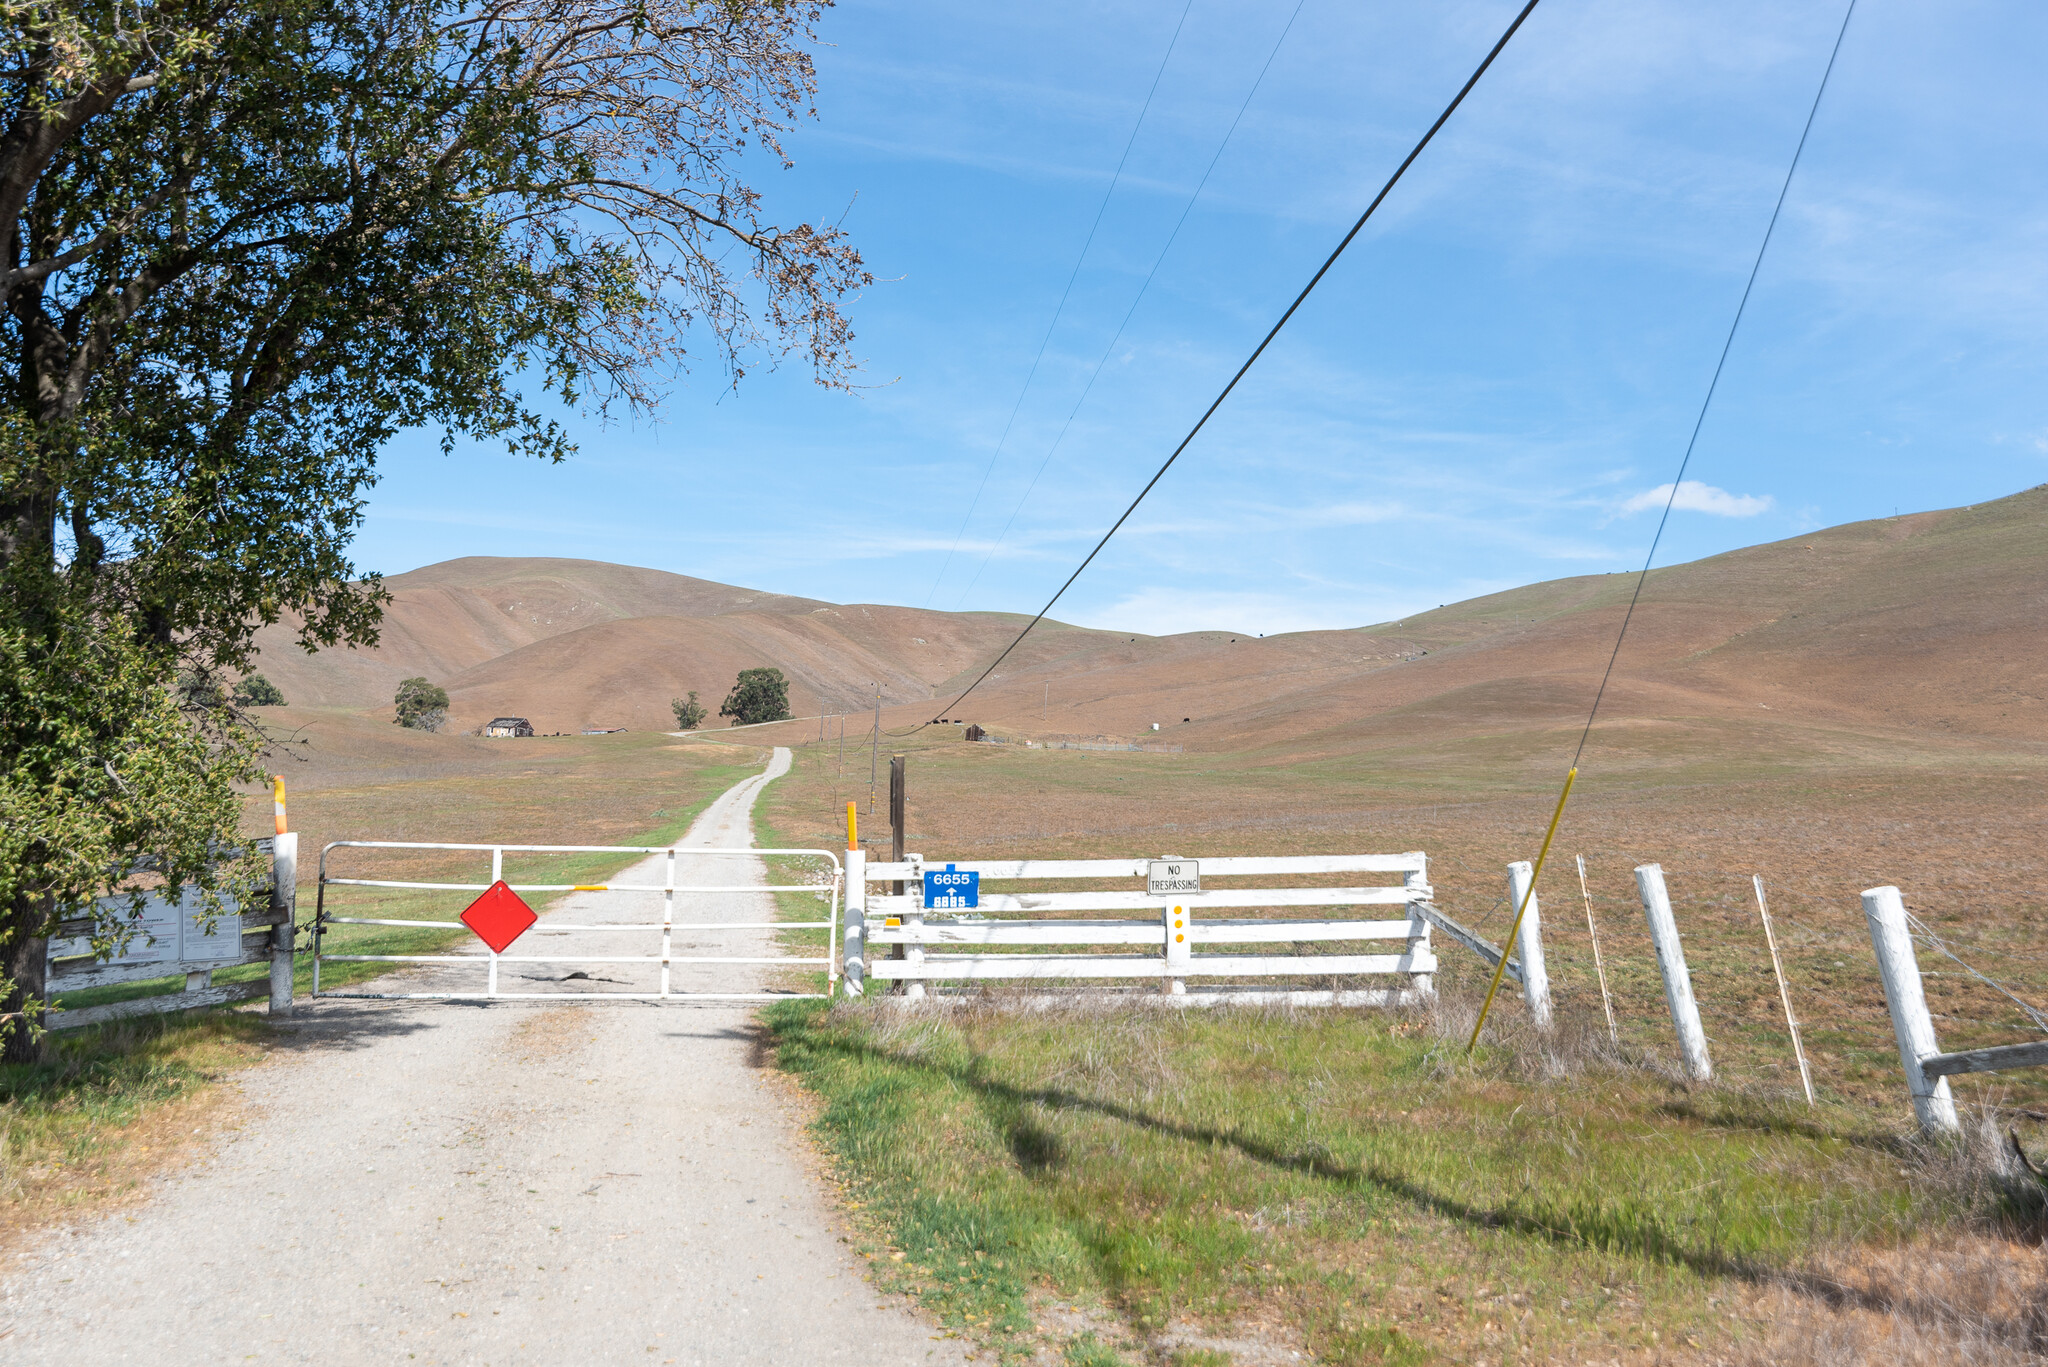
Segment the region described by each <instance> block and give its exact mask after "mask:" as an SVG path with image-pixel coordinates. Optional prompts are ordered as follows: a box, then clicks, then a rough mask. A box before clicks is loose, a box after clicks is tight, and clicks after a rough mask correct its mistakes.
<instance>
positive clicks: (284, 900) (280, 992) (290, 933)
mask: <svg viewBox="0 0 2048 1367" xmlns="http://www.w3.org/2000/svg"><path fill="white" fill-rule="evenodd" d="M271 839H272V841H273V843H272V845H271V849H270V870H271V882H270V914H271V915H272V916H274V917H276V918H277V923H276V924H275V925H273V926H271V928H270V1014H271V1015H273V1016H289V1015H290V1014H291V1013H292V944H293V941H294V939H296V937H297V934H298V926H297V924H296V922H297V916H296V912H297V908H298V897H299V833H298V832H297V831H284V832H281V833H279V834H278V835H275V836H273V837H271Z"/></svg>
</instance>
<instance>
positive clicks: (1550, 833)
mask: <svg viewBox="0 0 2048 1367" xmlns="http://www.w3.org/2000/svg"><path fill="white" fill-rule="evenodd" d="M1578 777H1579V770H1578V766H1577V765H1573V766H1572V769H1571V772H1570V773H1567V774H1566V775H1565V776H1564V791H1563V792H1561V793H1559V794H1558V795H1557V810H1556V811H1554V812H1552V813H1551V814H1550V829H1549V830H1547V831H1545V832H1544V833H1543V848H1542V849H1540V850H1538V851H1537V852H1536V867H1535V868H1533V869H1531V870H1529V890H1528V891H1527V892H1525V893H1523V894H1522V901H1521V905H1519V906H1517V907H1516V908H1515V921H1514V924H1513V925H1511V926H1509V927H1508V937H1507V939H1506V940H1504V941H1502V942H1501V947H1500V962H1499V963H1498V964H1496V965H1494V969H1493V982H1492V983H1491V984H1489V985H1488V986H1487V989H1486V1001H1485V1002H1484V1003H1483V1004H1481V1006H1480V1008H1479V1019H1478V1020H1477V1021H1476V1022H1474V1024H1473V1026H1472V1038H1471V1040H1470V1041H1468V1042H1467V1043H1466V1045H1465V1052H1466V1053H1467V1054H1470V1053H1471V1052H1472V1051H1473V1050H1474V1049H1477V1048H1478V1047H1479V1032H1480V1031H1481V1030H1484V1029H1485V1028H1486V1013H1487V1012H1489V1011H1491V1010H1493V996H1494V994H1495V993H1496V992H1498V991H1500V980H1501V976H1502V975H1503V974H1505V973H1506V972H1507V971H1508V954H1509V952H1510V951H1511V950H1513V949H1514V947H1515V936H1517V935H1519V934H1521V931H1522V915H1523V913H1524V912H1526V911H1528V910H1529V899H1530V898H1531V897H1534V896H1535V895H1536V880H1537V879H1539V878H1541V877H1543V861H1544V860H1546V859H1548V858H1550V842H1551V841H1553V840H1555V839H1556V838H1557V823H1558V822H1560V821H1562V820H1564V804H1565V799H1567V798H1569V797H1570V796H1571V795H1572V784H1573V783H1575V782H1577V781H1578Z"/></svg>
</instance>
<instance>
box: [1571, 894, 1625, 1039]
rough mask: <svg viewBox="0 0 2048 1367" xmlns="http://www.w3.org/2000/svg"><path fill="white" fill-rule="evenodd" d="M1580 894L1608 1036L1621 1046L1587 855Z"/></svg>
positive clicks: (1619, 1030)
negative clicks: (1589, 886) (1602, 956)
mask: <svg viewBox="0 0 2048 1367" xmlns="http://www.w3.org/2000/svg"><path fill="white" fill-rule="evenodd" d="M1579 896H1580V897H1581V898H1582V899H1584V901H1585V903H1586V938H1587V939H1589V940H1591V941H1592V942H1593V972H1594V973H1596V974H1598V975H1599V977H1600V1009H1601V1010H1602V1011H1604V1012H1606V1013H1607V1038H1608V1041H1609V1042H1610V1043H1612V1044H1613V1045H1614V1047H1615V1048H1617V1049H1619V1048H1620V1047H1621V1029H1620V1027H1619V1026H1617V1025H1615V1023H1614V998H1613V997H1612V996H1610V995H1609V994H1608V991H1607V965H1606V964H1604V963H1602V962H1601V960H1600V928H1599V927H1598V926H1596V925H1594V924H1593V894H1592V893H1591V892H1589V891H1587V889H1586V856H1585V855H1583V854H1582V855H1580V856H1579Z"/></svg>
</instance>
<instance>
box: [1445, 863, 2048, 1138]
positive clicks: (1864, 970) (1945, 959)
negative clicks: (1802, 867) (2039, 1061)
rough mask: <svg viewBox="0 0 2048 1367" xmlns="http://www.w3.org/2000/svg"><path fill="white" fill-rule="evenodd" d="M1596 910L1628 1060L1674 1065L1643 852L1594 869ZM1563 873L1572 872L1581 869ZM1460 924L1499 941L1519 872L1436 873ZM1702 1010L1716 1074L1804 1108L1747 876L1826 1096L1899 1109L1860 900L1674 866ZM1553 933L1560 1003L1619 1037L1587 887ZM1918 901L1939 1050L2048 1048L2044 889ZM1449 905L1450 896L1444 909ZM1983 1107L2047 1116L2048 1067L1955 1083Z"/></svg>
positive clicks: (1547, 902) (1794, 881) (1886, 1016)
mask: <svg viewBox="0 0 2048 1367" xmlns="http://www.w3.org/2000/svg"><path fill="white" fill-rule="evenodd" d="M1585 858H1586V871H1587V875H1586V876H1587V884H1586V897H1587V899H1588V900H1589V901H1590V903H1591V906H1592V913H1593V918H1594V921H1595V923H1596V925H1597V926H1598V930H1599V936H1600V950H1601V953H1602V958H1603V960H1604V967H1605V970H1606V978H1607V987H1608V992H1609V995H1610V997H1611V999H1612V1002H1613V1009H1614V1014H1615V1018H1616V1025H1617V1027H1618V1034H1619V1036H1620V1042H1621V1044H1622V1047H1623V1049H1624V1050H1625V1051H1628V1052H1630V1053H1632V1054H1636V1055H1641V1056H1647V1057H1649V1058H1651V1059H1661V1060H1667V1061H1673V1062H1674V1063H1675V1060H1676V1057H1677V1045H1676V1039H1675V1034H1674V1031H1673V1027H1672V1023H1671V1017H1670V1013H1669V1010H1668V1008H1667V1006H1666V1003H1665V998H1664V988H1663V981H1662V978H1661V975H1660V974H1659V972H1658V968H1657V960H1656V951H1655V946H1654V944H1653V943H1652V941H1651V939H1650V935H1649V930H1648V926H1647V924H1646V921H1645V918H1644V913H1643V907H1642V903H1641V901H1640V900H1639V898H1638V896H1637V893H1636V889H1635V885H1634V869H1635V867H1636V866H1637V865H1638V864H1641V863H1645V862H1649V861H1647V860H1645V859H1643V858H1641V857H1640V856H1639V853H1638V852H1621V851H1615V850H1592V851H1588V852H1587V853H1586V855H1585ZM1559 867H1562V868H1564V869H1565V870H1567V872H1568V873H1569V871H1570V870H1571V869H1572V864H1571V861H1570V860H1569V859H1566V860H1563V861H1561V862H1560V864H1559ZM1431 868H1432V881H1433V882H1435V883H1436V884H1437V886H1438V887H1439V900H1440V901H1443V902H1446V903H1447V910H1451V912H1452V914H1454V915H1457V916H1459V917H1460V918H1461V919H1463V920H1465V921H1466V923H1467V924H1469V925H1471V926H1472V928H1473V929H1474V930H1476V931H1478V932H1479V933H1481V934H1482V935H1487V936H1488V938H1491V939H1495V940H1497V939H1499V938H1500V936H1501V935H1502V934H1504V933H1505V931H1506V929H1507V922H1508V919H1509V918H1510V916H1511V914H1512V910H1513V908H1512V906H1511V904H1510V902H1509V898H1508V895H1507V869H1506V867H1505V866H1504V865H1503V866H1502V867H1500V868H1499V869H1490V868H1486V867H1483V866H1479V865H1475V864H1474V863H1472V862H1469V861H1467V860H1463V859H1459V858H1456V857H1450V856H1445V857H1439V858H1433V859H1432V861H1431ZM1664 874H1665V879H1666V883H1667V886H1668V888H1669V890H1670V895H1671V901H1672V904H1673V910H1674V912H1675V914H1676V917H1677V920H1678V923H1679V926H1680V929H1681V934H1682V944H1683V947H1684V951H1685V956H1686V960H1687V969H1688V972H1689V974H1690V976H1691V978H1692V987H1693V995H1694V998H1695V1000H1696V1001H1697V1002H1698V1005H1699V1009H1700V1014H1701V1018H1702V1022H1703V1024H1704V1026H1705V1028H1706V1033H1707V1038H1708V1043H1709V1046H1710V1049H1711V1051H1712V1054H1713V1061H1714V1066H1715V1070H1716V1072H1717V1074H1718V1075H1719V1076H1720V1077H1721V1078H1722V1079H1723V1080H1724V1081H1729V1082H1734V1083H1736V1084H1738V1085H1747V1086H1751V1087H1760V1088H1763V1089H1766V1090H1778V1089H1782V1090H1783V1091H1784V1092H1785V1093H1787V1094H1789V1095H1792V1096H1798V1095H1799V1094H1800V1082H1799V1067H1798V1060H1797V1057H1796V1055H1795V1052H1794V1049H1793V1044H1792V1038H1791V1033H1790V1031H1789V1030H1788V1029H1787V1026H1786V1022H1785V1015H1784V1007H1783V1004H1782V1002H1781V1000H1780V998H1779V996H1778V983H1777V976H1776V974H1775V973H1774V971H1773V969H1772V965H1771V954H1770V946H1769V942H1768V940H1767V938H1766V935H1765V932H1764V927H1763V921H1762V917H1761V916H1760V915H1759V913H1758V909H1757V903H1756V900H1755V892H1754V885H1753V884H1752V882H1751V879H1752V877H1761V878H1762V880H1763V882H1764V884H1765V886H1766V888H1767V890H1768V893H1769V898H1770V915H1771V920H1772V923H1773V926H1774V928H1775V931H1776V936H1777V940H1778V948H1779V951H1780V958H1781V961H1782V964H1783V969H1784V975H1785V980H1786V989H1787V994H1788V995H1789V997H1790V1000H1791V1003H1792V1008H1793V1014H1794V1017H1795V1019H1797V1020H1798V1022H1799V1025H1800V1029H1801V1033H1802V1035H1803V1037H1804V1043H1805V1048H1806V1053H1807V1056H1808V1061H1809V1064H1810V1065H1811V1067H1812V1071H1813V1078H1814V1083H1815V1086H1816V1087H1817V1088H1818V1089H1820V1091H1821V1092H1822V1094H1823V1096H1824V1098H1825V1097H1832V1098H1834V1099H1837V1100H1841V1099H1856V1100H1868V1101H1874V1102H1878V1103H1880V1104H1882V1105H1885V1106H1888V1107H1897V1108H1903V1107H1904V1106H1905V1105H1906V1092H1905V1084H1904V1080H1903V1077H1902V1075H1901V1072H1900V1067H1899V1061H1898V1053H1897V1046H1896V1042H1895V1037H1894V1034H1893V1028H1892V1023H1891V1016H1890V1012H1889V1009H1888V1008H1887V1006H1886V1002H1885V996H1884V987H1883V982H1882V979H1881V978H1880V976H1879V973H1878V969H1877V963H1876V957H1875V954H1874V951H1873V950H1872V947H1871V943H1870V936H1869V931H1868V929H1867V927H1866V926H1865V923H1864V918H1863V913H1862V909H1861V905H1860V902H1859V900H1858V899H1857V897H1856V895H1855V893H1854V892H1853V891H1850V892H1847V893H1845V892H1844V891H1843V889H1842V888H1840V887H1837V886H1836V885H1835V884H1836V883H1838V882H1839V881H1840V880H1839V879H1835V880H1826V879H1818V878H1801V877H1799V876H1796V875H1794V876H1786V875H1784V874H1783V873H1776V874H1774V873H1772V872H1766V871H1763V870H1752V869H1738V868H1725V867H1718V866H1712V865H1699V864H1685V863H1675V864H1667V865H1665V866H1664ZM1546 883H1547V886H1546V887H1545V888H1544V889H1543V890H1542V893H1541V902H1542V925H1543V940H1544V952H1545V958H1546V960H1547V961H1548V966H1549V973H1550V979H1551V993H1552V998H1553V1004H1554V1007H1555V1009H1556V1010H1557V1012H1558V1014H1559V1016H1560V1018H1561V1019H1564V1018H1571V1017H1577V1018H1578V1019H1579V1020H1580V1022H1581V1023H1582V1024H1584V1025H1585V1026H1587V1027H1588V1028H1589V1029H1591V1028H1597V1030H1598V1031H1599V1033H1600V1034H1601V1035H1603V1036H1604V1035H1605V1033H1606V1028H1607V1027H1606V1022H1605V1016H1604V1012H1603V1009H1602V1003H1601V992H1600V984H1599V974H1598V969H1597V968H1596V965H1595V963H1594V956H1593V946H1592V942H1591V940H1590V938H1589V936H1588V934H1587V929H1586V925H1585V920H1584V910H1583V907H1582V905H1581V901H1580V890H1579V887H1578V885H1577V880H1576V878H1575V877H1569V876H1567V877H1562V878H1558V879H1553V880H1546ZM1905 891H1906V892H1907V894H1908V906H1909V909H1910V910H1909V917H1910V924H1911V927H1912V931H1913V936H1914V940H1915V943H1916V945H1917V946H1918V947H1919V957H1920V961H1921V962H1920V968H1921V976H1922V978H1923V980H1924V985H1925V989H1926V993H1927V998H1928V1004H1929V1008H1930V1011H1931V1014H1932V1015H1933V1018H1934V1020H1935V1023H1936V1027H1937V1029H1938V1031H1939V1032H1940V1038H1941V1045H1942V1048H1944V1049H1946V1050H1962V1049H1972V1048H1982V1047H1986V1046H1988V1045H1995V1044H2010V1043H2015V1042H2021V1041H2024V1040H2027V1039H2032V1038H2038V1037H2040V1036H2042V1035H2048V1010H2044V1009H2043V1008H2042V1006H2041V1005H2039V1003H2043V1002H2048V915H2044V914H2043V911H2044V908H2048V896H2044V895H2043V894H2042V893H2041V892H2039V891H2038V890H2035V889H2032V888H2024V887H2022V888H2015V889H2010V890H2007V891H2005V892H2003V893H2002V894H1999V895H1995V896H1985V895H1982V894H1956V893H1952V892H1951V891H1950V890H1948V889H1943V888H1939V887H1937V888H1934V889H1928V890H1922V893H1921V895H1920V896H1918V897H1917V898H1916V897H1914V896H1913V889H1910V888H1908V889H1906V890H1905ZM1446 893H1448V896H1446ZM1471 957H1472V956H1455V957H1446V958H1445V960H1444V962H1445V964H1446V969H1447V971H1446V973H1445V974H1444V975H1443V976H1444V979H1445V981H1446V983H1447V984H1462V983H1463V982H1464V980H1466V979H1468V978H1471V979H1476V978H1478V977H1479V976H1480V975H1481V971H1482V968H1483V966H1482V965H1479V964H1478V962H1477V960H1476V959H1474V960H1473V962H1472V963H1471V964H1469V965H1467V964H1464V963H1462V962H1461V960H1462V959H1467V958H1471ZM1952 1083H1953V1084H1955V1085H1956V1086H1958V1087H1968V1088H1971V1089H1972V1090H1973V1091H1974V1093H1975V1094H1976V1095H1977V1096H1978V1097H1979V1098H1980V1099H1995V1100H2000V1101H2003V1102H2005V1103H2006V1104H2020V1103H2031V1104H2033V1105H2035V1106H2037V1107H2039V1106H2041V1105H2048V1070H2044V1069H2036V1070H2032V1071H2030V1072H2012V1073H2005V1074H1979V1075H1974V1076H1972V1077H1970V1078H1968V1079H1964V1078H1955V1079H1952Z"/></svg>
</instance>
